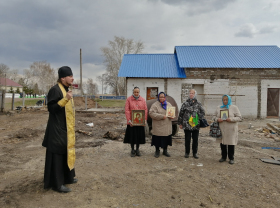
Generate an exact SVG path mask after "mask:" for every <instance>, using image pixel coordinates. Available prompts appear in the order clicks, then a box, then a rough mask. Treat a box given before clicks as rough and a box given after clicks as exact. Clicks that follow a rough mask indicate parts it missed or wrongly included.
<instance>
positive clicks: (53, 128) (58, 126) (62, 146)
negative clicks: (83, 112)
mask: <svg viewBox="0 0 280 208" xmlns="http://www.w3.org/2000/svg"><path fill="white" fill-rule="evenodd" d="M64 88H65V90H66V92H67V91H68V88H67V87H65V86H64ZM62 98H63V94H62V92H61V90H60V88H59V86H58V84H57V85H55V86H53V87H52V88H51V89H50V91H49V93H48V111H49V120H48V125H47V129H46V132H45V137H44V140H43V143H42V145H43V146H44V147H46V148H47V149H48V151H50V152H52V153H56V154H66V153H67V128H66V116H65V107H60V106H59V105H58V104H57V103H58V101H60V100H61V99H62Z"/></svg>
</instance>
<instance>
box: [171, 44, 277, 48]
mask: <svg viewBox="0 0 280 208" xmlns="http://www.w3.org/2000/svg"><path fill="white" fill-rule="evenodd" d="M272 46H273V47H275V46H276V47H278V46H277V45H186V46H175V48H176V47H272Z"/></svg>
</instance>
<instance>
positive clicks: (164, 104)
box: [158, 92, 167, 110]
mask: <svg viewBox="0 0 280 208" xmlns="http://www.w3.org/2000/svg"><path fill="white" fill-rule="evenodd" d="M160 94H164V97H165V99H164V101H163V102H162V103H161V102H160V100H159V96H160ZM158 101H159V102H160V104H161V107H162V108H163V109H164V110H166V106H167V102H166V94H165V93H164V92H160V93H159V94H158Z"/></svg>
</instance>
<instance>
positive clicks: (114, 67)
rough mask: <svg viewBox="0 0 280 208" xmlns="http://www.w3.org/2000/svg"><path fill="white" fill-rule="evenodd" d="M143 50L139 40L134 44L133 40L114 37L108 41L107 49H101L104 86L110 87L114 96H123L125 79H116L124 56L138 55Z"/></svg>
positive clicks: (142, 44)
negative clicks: (103, 65)
mask: <svg viewBox="0 0 280 208" xmlns="http://www.w3.org/2000/svg"><path fill="white" fill-rule="evenodd" d="M143 49H144V43H143V42H141V41H140V40H139V41H137V42H135V41H134V40H133V39H125V38H124V37H117V36H115V37H114V41H109V46H108V47H102V48H101V51H102V53H103V56H104V57H105V61H104V63H105V64H106V70H107V74H106V76H105V78H104V77H103V79H105V84H106V85H108V86H110V87H111V88H112V90H113V92H114V93H115V94H116V95H124V94H126V92H125V87H126V86H125V84H126V82H125V78H124V77H118V73H119V69H120V66H121V63H122V58H123V55H124V54H138V53H141V52H142V51H143ZM101 79H102V78H101Z"/></svg>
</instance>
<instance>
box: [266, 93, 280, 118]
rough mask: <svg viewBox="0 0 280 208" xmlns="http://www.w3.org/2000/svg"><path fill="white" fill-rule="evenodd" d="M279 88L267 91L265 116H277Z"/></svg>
mask: <svg viewBox="0 0 280 208" xmlns="http://www.w3.org/2000/svg"><path fill="white" fill-rule="evenodd" d="M279 90H280V89H279V88H278V89H277V88H268V89H267V116H279Z"/></svg>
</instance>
